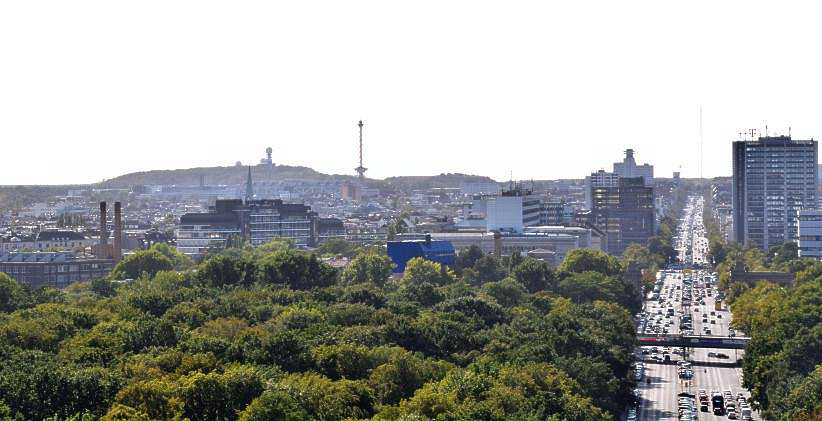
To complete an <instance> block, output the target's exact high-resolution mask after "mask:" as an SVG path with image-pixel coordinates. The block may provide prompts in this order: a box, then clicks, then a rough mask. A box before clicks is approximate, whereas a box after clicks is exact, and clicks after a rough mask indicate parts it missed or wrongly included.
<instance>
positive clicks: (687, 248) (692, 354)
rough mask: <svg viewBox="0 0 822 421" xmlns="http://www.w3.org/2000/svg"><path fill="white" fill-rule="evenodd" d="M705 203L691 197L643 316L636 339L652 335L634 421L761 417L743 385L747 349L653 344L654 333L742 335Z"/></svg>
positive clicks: (642, 357)
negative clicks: (714, 258) (715, 259)
mask: <svg viewBox="0 0 822 421" xmlns="http://www.w3.org/2000/svg"><path fill="white" fill-rule="evenodd" d="M703 206H704V203H703V199H702V198H701V197H697V196H694V197H690V198H689V199H688V203H687V206H686V208H685V210H684V212H683V218H682V220H680V224H679V227H678V231H677V235H676V237H675V247H676V250H677V253H678V262H676V263H672V264H670V265H669V266H668V267H667V268H666V269H664V270H661V271H659V272H658V273H657V275H656V283H655V285H654V287H653V290H652V291H650V292H649V293H648V294H647V296H646V297H645V301H644V304H643V311H642V312H641V313H640V314H639V315H638V316H637V334H638V335H645V337H644V340H643V342H642V344H643V345H646V346H640V347H639V348H638V349H637V352H636V360H637V361H636V363H635V376H636V380H637V383H638V387H637V389H636V390H635V391H634V392H635V394H636V398H637V399H636V402H637V404H636V405H635V406H634V407H632V408H631V409H630V410H629V411H628V415H627V419H628V420H629V421H635V420H681V421H686V420H688V421H690V420H697V419H701V420H722V419H740V420H752V419H755V417H756V416H757V414H756V413H755V412H754V411H753V410H752V408H751V404H750V403H749V400H750V396H749V394H748V393H747V391H746V390H745V389H743V388H742V385H741V384H742V369H741V367H739V365H740V364H739V361H740V359H741V358H742V356H743V351H742V350H739V349H732V348H731V347H730V346H728V347H727V349H723V347H722V345H720V348H701V347H670V346H653V345H650V344H648V341H653V340H654V339H653V338H654V337H655V336H654V335H660V337H663V336H665V335H668V337H670V336H671V335H683V336H686V335H688V336H700V337H703V336H704V337H711V338H722V339H724V338H734V337H735V336H736V332H734V330H733V329H731V328H730V322H731V313H730V312H729V311H728V309H727V307H726V306H725V304H724V303H723V300H722V299H723V296H722V292H721V291H719V290H718V289H717V281H718V279H717V275H716V274H715V273H712V272H711V271H710V267H709V266H708V263H709V262H708V260H707V259H708V239H707V237H706V235H705V227H704V224H703V221H702V212H703ZM706 339H707V338H706ZM696 342H697V341H694V343H696ZM718 342H722V343H732V342H735V341H718ZM736 348H739V347H738V346H736Z"/></svg>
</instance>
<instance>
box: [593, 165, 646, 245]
mask: <svg viewBox="0 0 822 421" xmlns="http://www.w3.org/2000/svg"><path fill="white" fill-rule="evenodd" d="M592 196H593V206H592V208H591V212H592V214H593V215H592V217H593V218H592V219H593V221H594V225H596V226H597V227H598V228H599V229H601V230H602V231H604V232H605V235H606V243H605V247H604V248H605V251H607V252H608V253H610V254H613V255H619V254H622V252H623V251H625V248H626V247H628V246H629V245H630V244H640V245H645V244H646V243H647V242H648V239H649V238H651V237H652V236H653V235H654V189H653V187H648V186H646V185H645V183H644V180H643V178H642V177H630V178H620V180H619V185H618V186H616V187H613V186H609V187H593V188H592Z"/></svg>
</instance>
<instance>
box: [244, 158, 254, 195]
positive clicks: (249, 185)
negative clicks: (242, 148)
mask: <svg viewBox="0 0 822 421" xmlns="http://www.w3.org/2000/svg"><path fill="white" fill-rule="evenodd" d="M253 197H254V188H253V187H252V183H251V166H250V165H249V166H248V178H246V180H245V201H246V203H248V202H250V201H251V199H252V198H253Z"/></svg>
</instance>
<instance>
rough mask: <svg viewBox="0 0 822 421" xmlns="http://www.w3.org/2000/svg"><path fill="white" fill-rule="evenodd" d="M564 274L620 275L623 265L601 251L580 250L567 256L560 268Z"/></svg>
mask: <svg viewBox="0 0 822 421" xmlns="http://www.w3.org/2000/svg"><path fill="white" fill-rule="evenodd" d="M559 270H560V271H563V272H575V273H582V272H589V271H593V272H599V273H601V274H603V275H619V274H620V273H621V272H622V265H620V263H619V261H618V260H617V259H616V258H615V257H611V256H608V255H607V254H605V253H603V252H602V251H599V250H594V249H588V248H578V249H573V250H571V251H569V252H568V254H566V255H565V260H563V261H562V263H561V264H560V266H559Z"/></svg>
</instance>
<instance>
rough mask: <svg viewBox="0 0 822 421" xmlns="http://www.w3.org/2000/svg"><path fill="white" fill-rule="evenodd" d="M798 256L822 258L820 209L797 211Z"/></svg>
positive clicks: (821, 218)
mask: <svg viewBox="0 0 822 421" xmlns="http://www.w3.org/2000/svg"><path fill="white" fill-rule="evenodd" d="M799 257H810V258H814V259H817V260H822V210H819V209H807V210H801V211H799Z"/></svg>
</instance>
